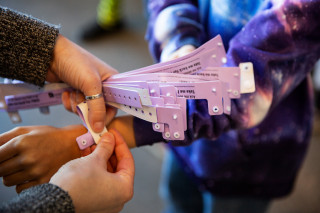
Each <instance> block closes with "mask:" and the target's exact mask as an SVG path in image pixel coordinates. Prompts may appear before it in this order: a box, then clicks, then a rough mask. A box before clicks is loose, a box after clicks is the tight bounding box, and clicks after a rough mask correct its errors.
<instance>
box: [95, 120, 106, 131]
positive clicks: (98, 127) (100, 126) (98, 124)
mask: <svg viewBox="0 0 320 213" xmlns="http://www.w3.org/2000/svg"><path fill="white" fill-rule="evenodd" d="M103 127H104V123H103V122H95V123H94V125H93V130H94V131H95V132H101V131H102V130H103Z"/></svg>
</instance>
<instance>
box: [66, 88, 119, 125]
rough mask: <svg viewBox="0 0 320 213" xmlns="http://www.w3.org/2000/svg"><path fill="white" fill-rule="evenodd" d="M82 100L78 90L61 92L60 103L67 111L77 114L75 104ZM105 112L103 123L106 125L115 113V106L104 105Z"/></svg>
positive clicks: (82, 97)
mask: <svg viewBox="0 0 320 213" xmlns="http://www.w3.org/2000/svg"><path fill="white" fill-rule="evenodd" d="M84 100H85V98H84V95H83V94H82V93H79V92H78V91H65V92H63V93H62V103H63V105H64V107H65V108H66V109H67V110H68V111H70V112H73V113H75V114H78V112H77V105H78V104H79V103H82V102H83V101H84ZM105 112H106V114H107V116H106V119H105V125H106V126H107V125H108V124H109V123H110V122H111V120H112V119H113V118H114V117H115V115H116V114H117V108H115V107H113V106H109V105H106V109H105Z"/></svg>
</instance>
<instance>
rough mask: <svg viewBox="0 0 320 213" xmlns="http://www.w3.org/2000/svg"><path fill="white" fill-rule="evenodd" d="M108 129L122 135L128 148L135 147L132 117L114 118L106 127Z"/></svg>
mask: <svg viewBox="0 0 320 213" xmlns="http://www.w3.org/2000/svg"><path fill="white" fill-rule="evenodd" d="M108 129H115V130H117V131H118V132H119V133H120V134H121V135H122V137H123V138H124V140H125V141H126V143H127V145H128V147H129V148H134V147H136V146H137V145H136V140H135V135H134V129H133V116H131V115H126V116H119V117H115V118H114V119H113V120H112V121H111V123H110V124H109V125H108Z"/></svg>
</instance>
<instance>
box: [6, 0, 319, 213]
mask: <svg viewBox="0 0 320 213" xmlns="http://www.w3.org/2000/svg"><path fill="white" fill-rule="evenodd" d="M98 2H99V1H98V0H90V1H89V0H68V1H65V0H55V1H53V0H23V1H22V0H0V4H1V5H2V6H7V7H9V8H12V9H16V10H18V11H21V12H24V13H28V14H31V15H32V16H34V17H37V18H40V19H43V20H46V21H48V22H49V23H52V24H59V25H61V33H62V34H63V35H64V36H66V37H67V38H69V39H70V40H72V41H73V42H75V43H77V44H79V45H80V46H82V47H84V48H85V49H87V50H88V51H90V52H91V53H93V54H94V55H96V56H97V57H99V58H100V59H102V60H103V61H105V62H107V63H108V64H110V65H111V66H113V67H115V68H116V69H117V70H118V71H119V72H125V71H130V70H133V69H137V68H140V67H144V66H147V65H150V64H152V63H153V61H152V59H151V57H150V55H149V52H148V46H147V43H146V41H145V40H144V34H145V29H146V13H145V8H144V1H143V0H123V1H122V9H121V13H122V14H123V17H124V19H123V20H124V27H123V28H122V29H121V30H119V31H118V32H117V33H113V34H110V35H107V36H104V37H100V38H98V39H95V40H92V41H90V42H88V41H87V42H85V41H83V40H82V39H81V38H80V34H81V32H82V30H83V28H84V27H87V26H88V24H89V23H93V22H94V20H95V17H96V7H97V5H98ZM119 114H121V112H119ZM20 115H21V117H22V120H23V122H22V123H20V124H19V125H51V126H56V127H62V126H66V125H70V124H76V123H81V121H80V119H79V118H78V117H77V116H75V115H73V114H71V113H69V112H66V111H65V110H64V108H63V107H62V106H53V107H50V114H49V115H43V114H40V112H39V110H38V109H33V110H25V111H21V112H20ZM35 118H36V119H35ZM314 124H315V125H314V131H313V137H312V141H311V144H310V146H309V150H308V154H307V156H306V159H305V161H304V164H303V167H302V169H301V171H300V173H299V176H298V178H297V181H296V185H295V188H294V191H293V192H292V193H291V194H290V196H288V197H284V198H282V199H278V200H276V201H275V202H274V203H273V204H272V206H271V208H270V210H269V213H301V212H303V213H317V212H320V190H319V189H320V165H319V162H320V155H319V154H318V153H319V152H320V143H319V140H320V131H319V130H320V116H319V115H318V113H316V116H315V119H314ZM16 126H18V125H14V124H12V123H11V121H10V119H9V117H8V115H7V114H6V113H5V112H0V133H3V132H5V131H8V130H10V129H12V128H14V127H16ZM132 153H133V155H134V158H135V165H136V176H135V188H134V190H135V191H134V192H135V194H134V197H133V199H132V200H131V201H130V202H128V203H127V204H126V205H125V207H124V209H123V210H122V211H121V212H123V213H125V212H128V213H129V212H130V213H135V212H139V213H149V212H161V210H162V207H163V203H162V202H161V199H160V198H159V195H158V184H159V180H160V173H161V163H162V159H163V153H164V147H163V146H162V145H161V144H156V145H153V146H149V147H142V148H138V149H137V148H136V149H133V150H132ZM14 196H16V192H15V189H14V187H5V186H3V184H0V203H2V202H5V201H7V200H9V199H11V198H12V197H14Z"/></svg>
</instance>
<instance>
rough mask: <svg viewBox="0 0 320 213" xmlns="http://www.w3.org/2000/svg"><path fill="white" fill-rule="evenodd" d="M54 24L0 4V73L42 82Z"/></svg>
mask: <svg viewBox="0 0 320 213" xmlns="http://www.w3.org/2000/svg"><path fill="white" fill-rule="evenodd" d="M58 34H59V31H58V27H57V26H54V25H50V24H48V23H45V22H43V21H41V20H38V19H36V18H33V17H31V16H28V15H25V14H22V13H18V12H16V11H13V10H10V9H8V8H4V7H1V6H0V35H1V36H0V75H1V77H5V78H11V79H18V80H22V81H26V82H29V83H32V84H36V85H39V86H41V85H43V84H44V82H45V78H46V75H47V72H48V68H49V66H50V61H51V59H52V52H53V48H54V45H55V41H56V38H57V36H58Z"/></svg>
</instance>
